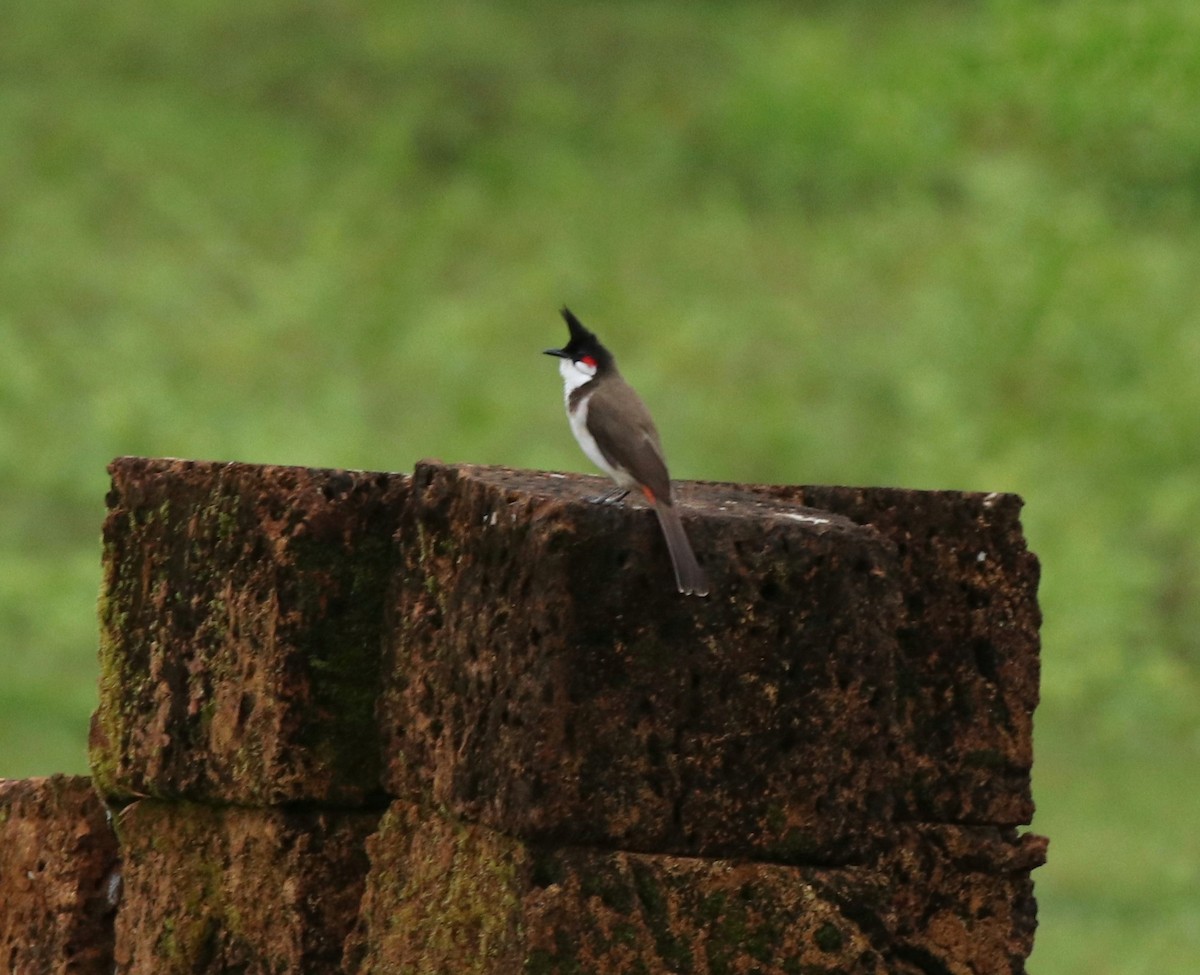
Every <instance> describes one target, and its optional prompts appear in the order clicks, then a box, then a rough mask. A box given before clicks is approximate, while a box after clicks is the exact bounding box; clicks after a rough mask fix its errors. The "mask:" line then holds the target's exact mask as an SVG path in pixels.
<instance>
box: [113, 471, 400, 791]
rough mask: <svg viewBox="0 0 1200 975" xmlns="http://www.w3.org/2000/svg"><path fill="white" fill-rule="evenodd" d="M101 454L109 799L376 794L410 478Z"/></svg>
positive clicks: (360, 472)
mask: <svg viewBox="0 0 1200 975" xmlns="http://www.w3.org/2000/svg"><path fill="white" fill-rule="evenodd" d="M109 469H110V471H111V473H112V490H111V491H110V493H109V495H108V517H107V519H106V520H105V523H104V582H103V588H102V592H101V597H100V661H101V681H100V706H99V708H98V710H97V711H96V714H95V717H94V719H93V723H92V741H91V761H92V769H93V774H94V777H95V779H96V783H97V786H98V787H99V788H100V789H101V790H102V792H103V793H104V794H105V795H107V796H109V797H111V798H114V799H117V800H126V799H129V798H133V797H139V796H159V797H181V798H188V799H195V800H212V801H216V802H238V803H246V804H270V803H277V802H290V801H320V802H325V803H330V804H336V805H354V804H361V803H364V802H369V801H371V800H372V799H373V798H376V797H378V795H379V792H380V785H379V772H380V764H381V762H380V754H379V740H378V735H377V734H376V726H375V719H374V704H375V699H376V696H377V694H378V690H379V661H380V647H381V643H382V633H381V626H382V621H383V604H384V593H385V591H386V589H387V587H388V584H389V580H390V578H391V574H392V572H393V569H394V567H395V565H396V563H397V552H398V549H397V542H396V540H395V538H394V535H395V532H396V527H397V524H398V521H399V515H400V512H401V510H402V508H403V505H404V501H405V498H406V496H407V493H408V479H407V477H404V476H402V475H386V474H374V473H365V472H362V471H335V470H314V469H309V468H300V467H261V466H255V465H248V464H224V463H202V462H195V461H178V460H156V459H147V458H137V457H125V458H120V459H118V460H116V461H114V462H113V463H112V465H111V466H110V468H109Z"/></svg>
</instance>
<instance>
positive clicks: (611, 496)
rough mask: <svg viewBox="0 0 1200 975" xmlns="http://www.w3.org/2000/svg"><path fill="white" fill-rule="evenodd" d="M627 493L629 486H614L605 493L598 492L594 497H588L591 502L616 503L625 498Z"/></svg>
mask: <svg viewBox="0 0 1200 975" xmlns="http://www.w3.org/2000/svg"><path fill="white" fill-rule="evenodd" d="M628 493H629V488H616V489H615V490H612V491H609V492H608V493H607V494H600V495H597V496H596V497H594V498H588V500H589V501H591V503H592V504H617V503H618V502H619V501H622V500H623V499H624V498H625V495H627V494H628Z"/></svg>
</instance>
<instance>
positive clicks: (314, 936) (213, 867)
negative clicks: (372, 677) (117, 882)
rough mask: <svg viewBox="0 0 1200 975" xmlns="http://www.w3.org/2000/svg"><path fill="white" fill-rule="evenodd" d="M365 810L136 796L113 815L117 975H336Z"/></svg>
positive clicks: (361, 873) (366, 829)
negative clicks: (121, 879) (120, 864)
mask: <svg viewBox="0 0 1200 975" xmlns="http://www.w3.org/2000/svg"><path fill="white" fill-rule="evenodd" d="M378 820H379V817H378V815H377V814H372V813H365V812H340V813H338V812H294V811H286V810H283V809H245V808H238V807H223V808H214V807H210V806H201V805H197V804H193V803H186V802H159V801H154V800H142V801H140V802H136V803H134V804H133V805H131V806H129V807H127V808H126V809H124V810H123V811H122V812H121V814H120V817H119V820H118V831H119V833H120V837H121V852H122V856H123V858H124V874H125V890H124V895H123V897H122V901H121V909H120V912H119V913H118V915H117V923H116V963H117V966H118V970H119V971H120V972H122V973H123V975H205V973H213V975H216V973H226V972H240V973H242V975H268V973H272V975H273V973H279V972H296V973H300V972H333V971H336V970H337V967H338V965H340V963H341V958H342V949H343V943H344V941H345V939H346V936H347V934H348V933H349V932H350V930H351V928H352V927H353V925H354V923H355V918H356V916H357V913H358V908H359V901H360V899H361V897H362V891H363V885H364V882H365V876H366V870H367V857H366V851H365V847H364V841H365V839H366V837H367V835H368V834H369V833H371V832H372V831H373V830H374V829H375V827H376V824H377V823H378Z"/></svg>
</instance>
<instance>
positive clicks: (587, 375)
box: [558, 359, 596, 409]
mask: <svg viewBox="0 0 1200 975" xmlns="http://www.w3.org/2000/svg"><path fill="white" fill-rule="evenodd" d="M558 374H559V375H560V376H562V378H563V399H564V400H567V408H568V409H570V399H571V393H573V392H574V391H575V390H577V389H578V388H579V387H580V386H582V385H583V384H584V383H587V382H591V381H592V379H594V378H595V376H596V367H595V366H589V365H587V364H586V363H583V362H575V361H573V360H571V359H559V360H558Z"/></svg>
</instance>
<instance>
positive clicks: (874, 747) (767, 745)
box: [380, 464, 901, 863]
mask: <svg viewBox="0 0 1200 975" xmlns="http://www.w3.org/2000/svg"><path fill="white" fill-rule="evenodd" d="M604 490H605V484H604V482H603V481H600V480H599V479H594V478H579V477H570V478H568V477H565V476H563V475H554V474H544V473H536V472H528V471H511V470H506V469H503V468H473V467H463V466H458V467H455V466H446V465H438V464H422V465H418V467H417V469H416V471H415V472H414V475H413V486H412V494H411V498H410V503H409V507H408V509H407V510H406V513H405V518H404V522H403V526H402V528H401V532H402V534H403V535H404V537H405V538H407V539H409V540H410V542H411V544H407V545H406V546H405V547H404V566H403V568H402V570H401V571H400V572H399V573H398V575H397V577H396V579H397V585H396V589H395V591H394V593H393V595H392V597H391V600H390V603H389V607H390V611H391V622H390V624H389V626H388V627H387V632H388V636H389V647H388V657H387V661H386V664H385V668H384V684H385V686H384V691H383V699H382V704H381V708H380V715H381V722H382V728H383V734H384V740H385V743H386V745H385V753H386V754H387V756H388V758H389V762H388V768H387V775H386V783H387V786H388V789H389V791H390V792H391V793H392V794H393V795H397V796H400V797H406V798H410V799H415V800H421V799H425V800H431V801H433V802H436V803H438V804H441V805H443V806H445V807H446V808H447V809H448V810H450V811H451V812H452V813H454V814H456V815H460V816H462V817H463V818H465V819H467V820H470V821H474V822H479V823H482V824H484V825H487V826H490V827H492V828H495V829H498V830H500V831H502V832H505V833H507V834H509V835H511V836H514V837H518V838H522V839H530V840H536V841H547V842H554V843H564V844H582V845H600V846H605V847H619V848H621V849H624V850H629V851H643V852H655V853H670V854H678V855H706V856H747V857H755V858H758V859H764V860H773V861H780V862H793V863H847V862H854V861H859V860H862V859H863V858H864V857H865V856H867V854H868V851H869V850H871V849H872V848H874V846H875V845H877V844H878V842H880V841H881V839H882V836H881V830H884V831H885V830H886V829H887V826H888V824H889V823H890V821H891V802H892V800H891V797H892V792H893V787H894V780H895V777H896V775H897V771H898V770H897V767H896V763H895V758H894V754H893V749H894V746H895V741H894V736H893V727H894V715H893V700H894V669H893V661H894V659H895V656H896V647H895V634H896V629H897V624H898V620H899V613H900V611H901V606H900V599H899V591H900V590H899V585H898V580H897V579H896V567H895V556H894V552H893V550H892V545H891V543H890V542H888V541H887V540H885V539H884V538H882V536H881V535H880V534H879V533H878V532H876V531H875V530H874V529H872V528H870V527H865V528H864V527H861V526H858V525H855V524H853V523H852V522H850V521H848V520H846V519H844V518H841V517H838V516H834V515H830V514H828V513H826V512H815V511H812V510H810V509H805V508H802V507H800V506H797V505H795V504H790V503H785V502H779V501H773V500H771V499H770V498H767V497H765V496H764V495H762V494H761V493H759V494H753V493H748V492H739V491H734V490H730V489H728V488H727V487H724V486H721V487H719V488H716V489H714V488H709V487H707V486H704V485H694V484H684V485H680V489H679V498H678V502H677V503H679V504H680V506H681V508H682V511H683V517H684V521H685V523H686V525H687V529H688V531H689V533H690V535H691V539H692V543H693V545H694V547H695V549H696V551H697V552H698V553H699V554H700V558H701V560H702V561H703V562H704V564H705V566H706V569H707V571H708V573H709V575H710V577H711V587H712V595H711V596H710V597H708V598H707V599H698V598H695V597H684V596H681V595H680V594H679V593H678V592H676V591H675V586H674V582H673V576H672V573H671V567H670V563H669V559H668V556H667V552H666V548H665V545H664V543H663V540H662V537H661V533H660V531H659V528H658V524H657V521H656V519H655V516H654V514H653V512H652V511H651V510H649V509H647V508H644V507H637V506H634V505H601V504H594V503H590V502H589V500H588V498H589V496H591V495H595V494H599V493H603V491H604Z"/></svg>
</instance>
